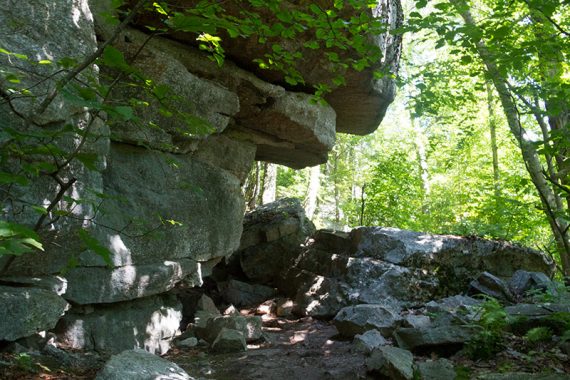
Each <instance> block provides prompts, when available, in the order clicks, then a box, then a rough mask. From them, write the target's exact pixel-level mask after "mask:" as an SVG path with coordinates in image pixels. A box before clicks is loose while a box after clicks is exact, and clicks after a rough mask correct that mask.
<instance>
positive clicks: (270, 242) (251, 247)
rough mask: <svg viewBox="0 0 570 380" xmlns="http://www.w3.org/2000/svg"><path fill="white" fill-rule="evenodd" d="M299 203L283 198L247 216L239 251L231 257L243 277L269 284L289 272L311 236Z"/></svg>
mask: <svg viewBox="0 0 570 380" xmlns="http://www.w3.org/2000/svg"><path fill="white" fill-rule="evenodd" d="M314 230H315V227H314V225H313V223H312V222H311V221H310V220H309V219H307V217H306V215H305V210H304V208H303V206H302V205H301V203H300V201H299V200H298V199H294V198H285V199H280V200H277V201H275V202H272V203H268V204H265V205H263V206H260V207H258V208H257V209H255V210H254V211H252V212H250V213H248V214H246V216H245V217H244V221H243V234H242V237H241V243H240V248H239V251H238V252H237V253H235V254H234V256H232V259H233V260H239V263H240V266H241V269H242V270H243V272H244V274H245V275H246V276H247V278H249V279H250V280H252V281H256V282H258V283H272V282H273V281H274V279H275V278H276V277H278V276H279V275H280V273H281V272H282V271H284V270H285V269H287V268H289V267H290V266H291V265H292V263H293V260H294V259H295V258H296V257H297V256H298V255H299V253H300V252H301V249H302V245H303V244H304V243H305V241H306V240H307V238H308V237H309V236H310V235H311V234H312V233H313V232H314Z"/></svg>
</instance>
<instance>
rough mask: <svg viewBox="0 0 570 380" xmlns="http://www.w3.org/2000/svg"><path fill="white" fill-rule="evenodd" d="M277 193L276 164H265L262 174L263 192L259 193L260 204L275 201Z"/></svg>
mask: <svg viewBox="0 0 570 380" xmlns="http://www.w3.org/2000/svg"><path fill="white" fill-rule="evenodd" d="M276 194H277V165H276V164H270V163H266V164H265V175H264V176H263V192H262V194H261V204H266V203H271V202H275V196H276Z"/></svg>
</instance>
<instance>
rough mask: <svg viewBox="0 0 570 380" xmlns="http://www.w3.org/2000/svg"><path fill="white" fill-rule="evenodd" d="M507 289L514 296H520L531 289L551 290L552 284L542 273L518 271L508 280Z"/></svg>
mask: <svg viewBox="0 0 570 380" xmlns="http://www.w3.org/2000/svg"><path fill="white" fill-rule="evenodd" d="M509 288H510V289H511V290H512V291H513V293H514V294H516V295H518V296H522V295H524V294H525V293H526V292H527V291H529V290H531V289H540V290H548V289H551V288H553V282H552V280H551V279H550V278H548V276H547V275H545V274H544V273H541V272H527V271H525V270H518V271H516V272H515V273H514V274H513V276H512V277H511V279H510V280H509Z"/></svg>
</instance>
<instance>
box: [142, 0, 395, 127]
mask: <svg viewBox="0 0 570 380" xmlns="http://www.w3.org/2000/svg"><path fill="white" fill-rule="evenodd" d="M284 3H285V4H286V5H285V6H286V7H294V8H299V7H302V4H299V3H296V2H292V1H291V2H290V1H286V2H284ZM242 9H243V8H242V7H241V6H240V7H236V6H235V5H234V6H232V5H231V4H229V5H227V6H226V7H225V10H226V12H228V13H230V14H234V15H236V16H237V17H240V16H239V11H240V10H242ZM305 11H306V12H310V11H309V10H305ZM370 12H371V13H372V14H373V15H375V16H376V17H379V18H381V19H382V20H383V21H384V22H386V24H388V25H390V26H391V27H393V28H397V27H399V26H401V23H402V8H401V5H400V2H399V1H396V0H380V1H378V2H377V5H376V7H374V8H373V9H371V10H370ZM266 16H267V14H266ZM347 16H348V15H347ZM265 21H266V22H267V23H269V25H271V24H273V23H274V22H275V20H271V19H270V17H268V19H267V20H265ZM139 22H141V23H142V24H145V25H146V24H147V23H149V22H152V17H146V18H145V17H142V18H141V19H140V20H139ZM173 37H174V38H176V39H179V40H181V41H183V42H186V43H188V44H190V45H194V44H195V36H194V35H193V34H183V33H175V34H174V35H173ZM311 37H312V36H311V35H310V34H309V32H307V34H300V35H298V36H297V37H296V38H295V39H294V40H287V41H281V40H279V39H275V38H271V39H270V40H269V41H268V43H265V44H259V43H258V41H257V39H256V38H255V36H252V37H251V38H239V39H231V38H228V37H226V38H222V43H223V44H224V49H225V50H226V53H227V55H228V56H229V57H231V59H232V60H234V61H236V62H237V63H238V64H239V65H240V66H242V67H247V68H248V69H249V70H251V71H253V72H254V73H255V74H256V75H257V76H259V77H260V78H263V79H264V80H267V81H270V82H272V83H285V80H284V76H283V75H284V74H283V73H281V72H279V71H276V70H263V69H260V68H259V67H258V65H257V64H255V63H253V62H252V60H253V59H254V58H258V57H264V56H265V55H266V54H268V53H272V50H271V45H272V44H274V43H280V45H281V46H282V47H283V48H284V49H286V50H289V51H290V52H292V53H295V52H301V53H302V54H301V57H302V58H301V59H300V61H299V62H298V63H297V64H296V66H295V67H296V69H297V70H299V71H300V73H301V74H302V75H303V78H304V80H305V85H306V86H309V87H312V86H314V85H317V84H319V83H330V79H331V73H330V70H327V68H330V62H328V60H327V59H326V58H325V57H323V55H322V53H321V52H319V51H318V50H317V51H315V50H311V49H308V48H306V47H304V46H303V43H304V41H306V39H307V38H311ZM366 37H367V38H368V41H369V42H370V43H372V44H374V45H376V46H378V47H379V48H380V50H381V51H382V56H383V57H382V59H381V61H380V62H378V63H377V64H376V65H373V67H371V68H369V69H366V70H363V71H361V72H355V71H352V70H349V71H348V72H347V73H345V74H344V75H343V77H344V78H345V79H346V84H345V85H343V86H340V87H339V88H338V89H336V90H334V91H333V92H332V93H330V94H328V95H327V96H326V100H327V101H328V102H329V104H331V105H332V107H333V108H334V109H335V111H336V112H337V114H338V120H337V131H339V132H345V133H356V134H367V133H371V132H372V131H374V130H375V129H376V128H377V127H378V125H379V124H380V121H381V120H382V118H383V116H384V114H385V112H386V108H387V106H388V105H389V104H390V103H391V102H392V100H393V97H394V91H395V89H394V82H393V79H391V77H390V76H385V77H384V78H380V79H374V75H373V72H374V70H376V69H379V70H380V71H385V70H386V71H388V72H392V73H395V72H396V71H397V68H398V61H399V56H400V44H401V38H400V37H399V36H394V35H393V34H391V33H388V32H387V33H386V34H384V35H381V36H366ZM229 41H231V42H229ZM341 56H342V53H341Z"/></svg>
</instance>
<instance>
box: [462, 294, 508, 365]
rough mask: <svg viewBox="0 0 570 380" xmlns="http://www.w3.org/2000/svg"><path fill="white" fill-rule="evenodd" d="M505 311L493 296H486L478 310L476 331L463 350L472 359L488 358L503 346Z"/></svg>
mask: <svg viewBox="0 0 570 380" xmlns="http://www.w3.org/2000/svg"><path fill="white" fill-rule="evenodd" d="M507 325H508V320H507V313H506V312H505V309H504V308H503V306H502V305H501V304H500V303H499V301H497V300H496V299H494V298H490V297H489V298H488V299H487V301H485V302H484V303H483V304H482V305H481V306H480V310H479V320H478V321H477V324H476V326H477V327H478V331H477V332H476V333H475V334H474V335H473V336H472V337H471V339H470V340H469V341H468V342H467V343H466V345H465V350H466V353H467V355H468V356H469V357H471V358H473V359H490V358H491V357H493V356H494V355H495V354H496V353H497V352H499V351H501V350H502V348H503V340H504V333H505V328H506V327H507Z"/></svg>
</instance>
